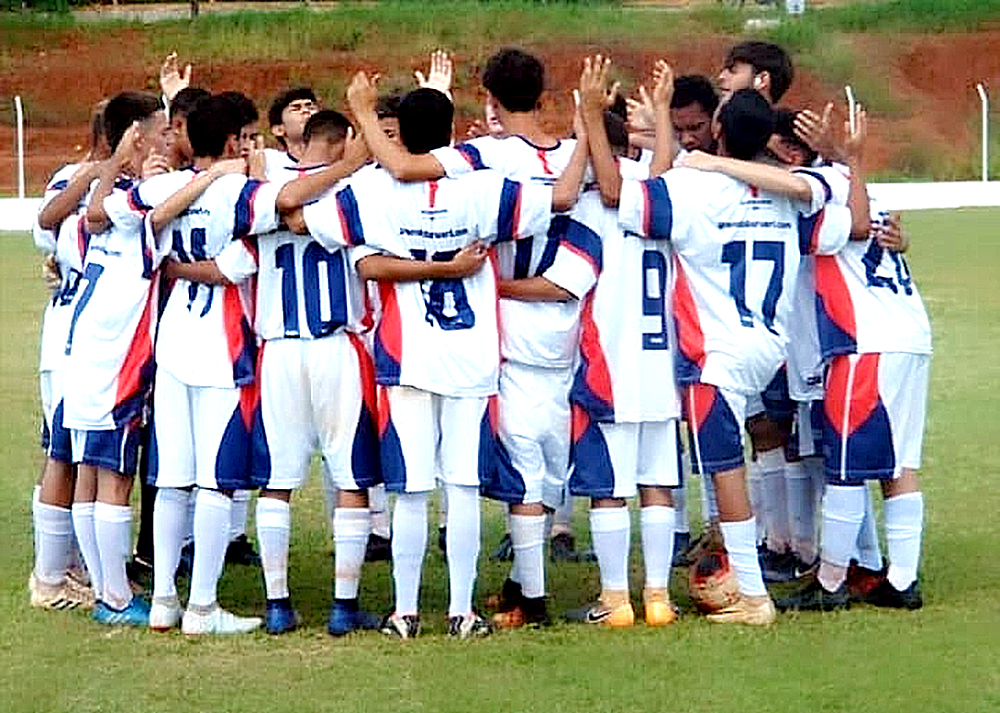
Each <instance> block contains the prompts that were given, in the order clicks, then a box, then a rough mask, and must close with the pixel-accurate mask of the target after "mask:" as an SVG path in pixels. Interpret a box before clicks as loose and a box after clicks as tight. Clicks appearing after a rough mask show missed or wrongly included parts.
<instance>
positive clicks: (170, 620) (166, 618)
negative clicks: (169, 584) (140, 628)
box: [149, 597, 183, 631]
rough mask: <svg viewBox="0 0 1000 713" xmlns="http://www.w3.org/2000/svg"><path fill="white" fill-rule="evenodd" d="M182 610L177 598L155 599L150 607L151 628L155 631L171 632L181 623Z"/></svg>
mask: <svg viewBox="0 0 1000 713" xmlns="http://www.w3.org/2000/svg"><path fill="white" fill-rule="evenodd" d="M182 613H183V610H182V609H181V605H180V603H179V602H178V601H177V597H171V598H169V599H153V603H152V604H151V605H150V607H149V628H150V629H152V630H153V631H170V630H171V629H176V628H177V627H178V626H179V625H180V623H181V614H182Z"/></svg>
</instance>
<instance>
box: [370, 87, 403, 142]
mask: <svg viewBox="0 0 1000 713" xmlns="http://www.w3.org/2000/svg"><path fill="white" fill-rule="evenodd" d="M401 101H403V95H402V94H386V95H383V96H380V97H379V98H378V101H377V102H376V103H375V115H376V116H378V125H379V127H380V128H381V129H382V131H383V132H384V133H385V135H386V136H388V137H389V138H390V139H392V140H393V141H395V142H396V143H397V144H398V143H401V142H400V140H399V103H400V102H401Z"/></svg>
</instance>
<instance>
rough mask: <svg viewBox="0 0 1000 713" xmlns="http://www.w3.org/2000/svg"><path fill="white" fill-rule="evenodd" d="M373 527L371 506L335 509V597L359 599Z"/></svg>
mask: <svg viewBox="0 0 1000 713" xmlns="http://www.w3.org/2000/svg"><path fill="white" fill-rule="evenodd" d="M371 529H372V517H371V513H370V512H369V511H368V508H337V509H336V510H334V511H333V543H334V547H335V548H336V552H335V557H336V560H335V561H334V571H333V577H334V579H333V597H334V599H357V598H358V583H359V582H360V581H361V566H362V565H363V564H364V562H365V547H366V546H367V545H368V533H369V532H371Z"/></svg>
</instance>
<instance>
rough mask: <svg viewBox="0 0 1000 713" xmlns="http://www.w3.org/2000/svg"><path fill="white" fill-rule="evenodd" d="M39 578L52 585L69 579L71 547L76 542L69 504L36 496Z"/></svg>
mask: <svg viewBox="0 0 1000 713" xmlns="http://www.w3.org/2000/svg"><path fill="white" fill-rule="evenodd" d="M33 511H34V512H33V514H34V520H35V579H37V580H38V581H39V582H41V583H42V584H47V585H48V586H50V587H58V586H59V585H60V584H62V583H63V582H64V581H65V580H66V568H67V567H68V566H69V548H70V545H71V544H72V542H73V513H72V512H71V511H70V509H69V508H63V507H59V506H58V505H48V504H47V503H43V502H41V501H39V500H36V501H35V503H34V508H33Z"/></svg>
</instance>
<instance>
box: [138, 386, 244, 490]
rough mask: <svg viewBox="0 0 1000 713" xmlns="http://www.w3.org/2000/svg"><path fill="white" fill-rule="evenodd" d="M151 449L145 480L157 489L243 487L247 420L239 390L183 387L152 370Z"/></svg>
mask: <svg viewBox="0 0 1000 713" xmlns="http://www.w3.org/2000/svg"><path fill="white" fill-rule="evenodd" d="M152 447H153V455H152V456H151V457H150V467H149V481H150V484H152V485H155V486H156V487H158V488H186V487H189V486H192V485H197V486H198V487H200V488H210V489H213V490H236V489H240V488H247V487H249V484H250V482H249V461H250V418H249V416H246V415H244V414H243V413H242V412H241V410H240V389H238V388H231V389H225V388H215V387H211V386H189V385H187V384H184V383H182V382H180V381H178V380H177V379H176V378H175V377H174V376H173V375H171V374H170V373H169V372H168V371H166V370H165V369H157V371H156V384H155V386H154V388H153V445H152Z"/></svg>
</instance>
